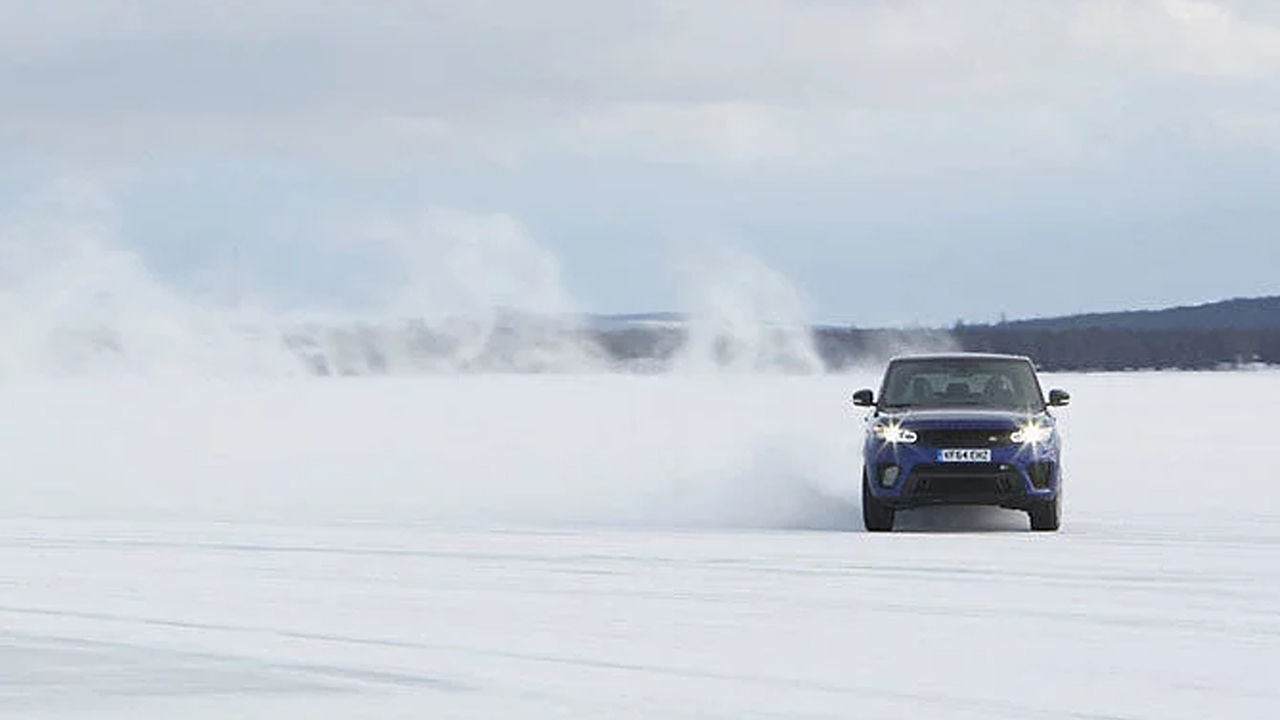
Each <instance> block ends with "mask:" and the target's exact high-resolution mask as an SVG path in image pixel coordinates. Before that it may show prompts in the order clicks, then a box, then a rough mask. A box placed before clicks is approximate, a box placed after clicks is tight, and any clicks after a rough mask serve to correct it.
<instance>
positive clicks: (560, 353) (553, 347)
mask: <svg viewBox="0 0 1280 720" xmlns="http://www.w3.org/2000/svg"><path fill="white" fill-rule="evenodd" d="M376 235H377V240H378V242H379V243H380V244H381V246H382V247H383V248H385V249H386V250H388V251H389V253H390V255H391V256H392V257H393V259H394V262H395V266H396V268H397V269H396V271H395V272H394V277H393V280H392V283H391V284H392V286H393V288H394V289H393V290H392V292H391V296H390V297H389V298H388V300H387V308H386V310H384V311H383V314H384V315H386V316H390V317H395V318H407V319H408V321H407V324H400V325H395V326H393V327H392V332H391V335H392V336H394V337H387V338H384V340H386V343H384V345H386V346H387V350H386V352H384V353H382V357H381V358H380V361H381V362H382V363H383V364H384V366H383V367H382V368H380V369H382V370H390V371H394V370H397V369H406V370H430V371H474V370H490V371H517V372H529V371H535V372H536V371H550V370H555V371H561V372H564V371H581V370H594V369H599V368H600V367H601V366H603V364H604V359H603V353H602V352H601V351H600V350H599V348H597V347H596V346H595V345H594V344H593V343H592V342H591V341H590V340H589V339H588V338H587V337H586V336H585V334H584V333H583V332H581V323H580V322H579V318H578V315H577V313H576V312H575V310H574V302H573V299H572V298H571V297H570V294H569V292H568V291H567V290H566V289H565V287H564V283H563V280H562V279H561V273H560V265H559V262H558V260H557V259H556V257H555V256H554V255H553V254H551V253H550V252H549V251H547V250H546V249H545V248H543V247H542V246H541V245H539V244H538V243H537V242H536V241H535V240H534V239H533V237H532V236H531V235H530V233H529V232H528V231H527V230H526V229H525V228H524V227H523V226H522V225H521V224H520V223H518V222H517V221H516V220H515V219H513V218H511V217H509V216H507V215H481V214H471V213H466V212H462V211H459V210H451V209H444V208H432V209H429V210H428V211H427V212H426V213H425V214H424V215H423V216H422V218H421V219H420V220H418V221H417V222H414V223H410V224H407V225H396V226H388V225H382V226H381V229H380V230H378V231H377V232H376Z"/></svg>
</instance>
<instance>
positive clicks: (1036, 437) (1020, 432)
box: [1009, 421, 1053, 445]
mask: <svg viewBox="0 0 1280 720" xmlns="http://www.w3.org/2000/svg"><path fill="white" fill-rule="evenodd" d="M1051 437H1053V426H1052V425H1045V424H1042V423H1039V422H1035V421H1033V422H1029V423H1027V424H1026V425H1023V426H1022V427H1020V428H1018V429H1017V430H1015V431H1014V433H1013V434H1012V435H1010V436H1009V439H1010V440H1012V441H1014V442H1016V443H1022V444H1023V445H1038V444H1040V443H1043V442H1048V441H1049V438H1051Z"/></svg>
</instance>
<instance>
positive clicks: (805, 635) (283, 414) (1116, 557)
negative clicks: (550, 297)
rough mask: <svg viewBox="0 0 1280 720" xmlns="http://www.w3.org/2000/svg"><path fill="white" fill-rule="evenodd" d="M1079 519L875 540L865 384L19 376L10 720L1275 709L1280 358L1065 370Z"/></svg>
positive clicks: (7, 578) (710, 379)
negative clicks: (865, 501)
mask: <svg viewBox="0 0 1280 720" xmlns="http://www.w3.org/2000/svg"><path fill="white" fill-rule="evenodd" d="M1045 383H1046V385H1047V386H1053V387H1059V386H1061V387H1064V388H1066V389H1068V390H1070V391H1071V392H1072V394H1073V396H1074V404H1073V406H1072V407H1071V408H1068V409H1065V410H1063V411H1060V412H1059V417H1061V418H1062V423H1063V426H1064V435H1065V440H1066V455H1065V465H1066V469H1067V478H1066V510H1065V524H1064V528H1063V530H1062V532H1060V533H1056V534H1040V533H1030V532H1028V531H1027V530H1026V526H1027V523H1026V518H1025V516H1024V515H1022V514H1019V513H1014V512H1009V511H1002V510H970V509H950V510H947V509H940V510H934V511H927V512H925V511H920V512H915V513H908V514H906V515H904V516H903V517H902V521H901V525H902V526H903V528H904V529H903V531H901V532H895V533H893V534H890V535H871V534H867V533H863V532H861V531H860V527H861V526H860V516H859V508H858V481H859V469H860V466H859V456H858V447H859V440H860V433H861V414H860V413H858V412H855V410H854V409H853V408H852V407H851V406H850V405H849V404H848V402H847V398H848V396H849V393H850V392H851V391H852V390H855V389H857V388H858V387H862V386H864V385H872V384H874V377H873V375H872V374H870V373H868V374H866V375H863V376H859V375H852V376H848V375H845V376H808V377H786V376H757V375H727V376H726V375H718V376H713V375H708V376H696V375H664V376H648V377H640V376H621V375H595V376H563V375H561V376H433V377H424V378H383V379H376V378H351V379H342V380H338V379H328V380H321V379H289V380H280V379H226V380H201V381H196V380H193V379H190V378H187V379H180V378H169V379H156V378H146V377H134V378H104V377H98V378H81V379H62V380H22V381H21V382H17V381H15V382H10V383H8V384H3V385H0V408H3V410H2V411H0V458H3V464H2V465H0V470H2V472H0V487H3V490H4V494H3V499H2V500H0V568H2V570H0V717H3V718H121V717H131V718H132V717H137V718H171V717H180V718H184V719H197V718H284V717H296V718H320V719H325V718H490V717H491V718H498V717H501V718H619V717H636V718H686V717H720V718H735V719H737V718H819V717H821V718H917V717H928V718H1161V719H1170V718H1195V719H1196V720H1202V719H1203V718H1210V717H1219V718H1228V717H1230V718H1246V717H1258V718H1261V717H1272V716H1275V715H1276V714H1277V712H1280V687H1278V686H1277V684H1276V676H1277V672H1276V668H1277V667H1280V509H1278V508H1280V505H1278V501H1280V482H1277V481H1276V471H1275V469H1274V467H1275V466H1274V465H1273V463H1272V461H1273V459H1274V456H1275V454H1276V448H1277V443H1276V439H1275V438H1276V432H1275V429H1274V425H1272V422H1273V421H1272V419H1271V416H1270V412H1269V410H1271V409H1272V408H1275V407H1277V406H1280V374H1278V373H1275V372H1265V371H1264V372H1241V373H1216V374H1184V373H1146V374H1119V375H1073V376H1057V377H1053V376H1050V377H1046V378H1045Z"/></svg>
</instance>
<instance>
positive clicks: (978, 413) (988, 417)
mask: <svg viewBox="0 0 1280 720" xmlns="http://www.w3.org/2000/svg"><path fill="white" fill-rule="evenodd" d="M881 415H882V416H883V417H886V418H891V419H893V420H896V421H898V422H900V423H902V425H903V427H909V428H944V427H982V428H1003V429H1008V430H1016V429H1018V428H1020V427H1022V426H1023V425H1025V424H1026V422H1027V418H1029V417H1036V418H1043V417H1045V414H1044V413H1030V414H1028V413H1026V412H1023V411H1018V410H998V409H994V408H931V409H925V410H891V411H885V412H883V413H881Z"/></svg>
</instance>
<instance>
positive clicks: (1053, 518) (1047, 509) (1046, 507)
mask: <svg viewBox="0 0 1280 720" xmlns="http://www.w3.org/2000/svg"><path fill="white" fill-rule="evenodd" d="M1027 514H1028V515H1030V516H1031V529H1032V530H1037V531H1042V532H1053V531H1055V530H1057V529H1058V526H1059V525H1061V524H1062V496H1061V495H1059V496H1058V497H1055V498H1054V499H1053V500H1051V501H1049V502H1046V503H1040V504H1039V505H1037V506H1035V507H1033V508H1031V509H1030V510H1028V511H1027Z"/></svg>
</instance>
